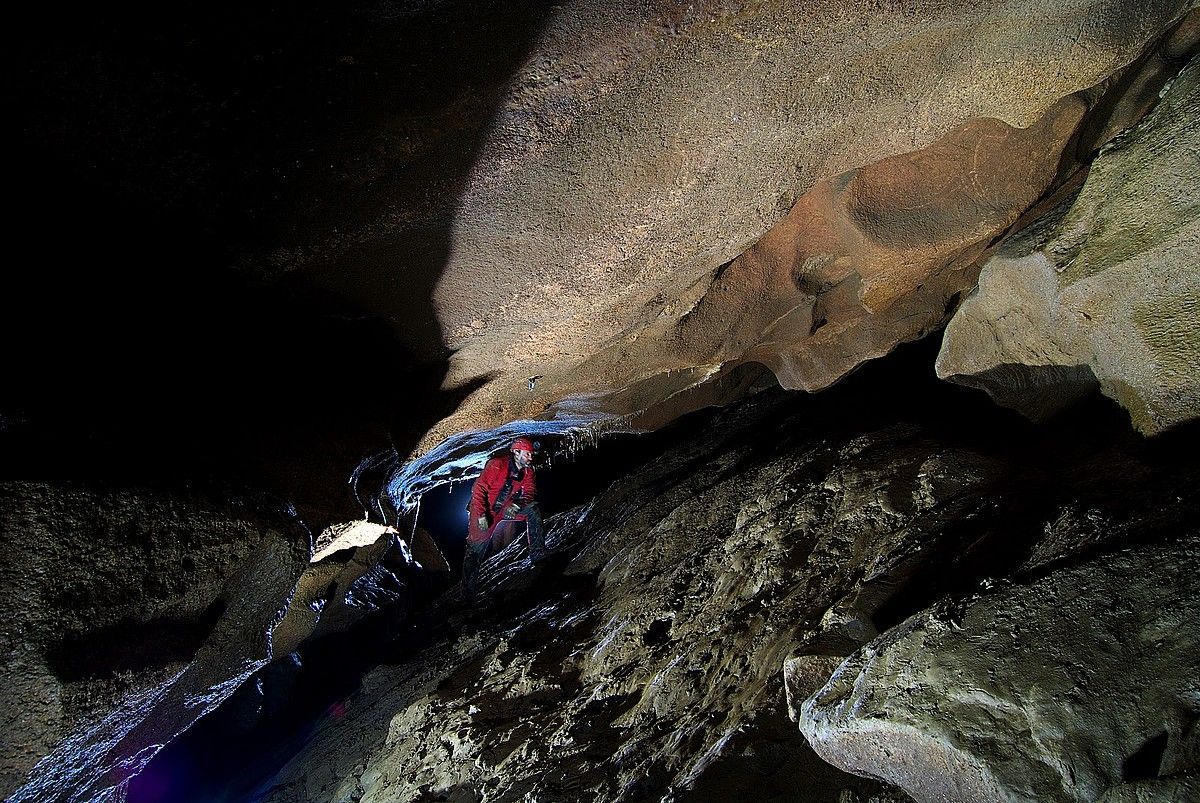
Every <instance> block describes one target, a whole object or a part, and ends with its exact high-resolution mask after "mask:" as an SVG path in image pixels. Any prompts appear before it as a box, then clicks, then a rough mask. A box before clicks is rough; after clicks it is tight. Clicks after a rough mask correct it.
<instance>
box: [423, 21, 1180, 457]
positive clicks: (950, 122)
mask: <svg viewBox="0 0 1200 803" xmlns="http://www.w3.org/2000/svg"><path fill="white" fill-rule="evenodd" d="M586 7H587V6H586V4H580V5H579V6H577V7H575V8H573V9H572V11H573V12H575V13H574V14H572V15H570V16H568V15H564V16H563V17H562V18H561V20H555V22H553V23H551V25H550V26H549V27H548V29H547V32H546V34H545V36H544V37H543V40H542V41H541V42H540V43H539V45H538V47H537V49H536V50H535V53H534V55H533V57H532V59H531V61H530V62H529V63H527V65H526V66H525V67H524V68H523V69H522V71H521V72H520V74H519V75H518V79H517V84H516V85H517V86H518V87H521V88H522V90H521V92H520V93H517V94H514V95H513V96H510V100H509V102H508V103H507V104H506V105H505V107H504V108H503V110H502V111H501V113H500V114H499V115H498V117H497V120H496V123H495V126H494V129H493V132H492V134H491V136H490V137H489V139H488V140H487V141H486V143H485V144H484V146H483V147H482V148H481V151H480V155H479V160H478V162H477V163H476V166H475V168H474V169H473V172H472V181H471V182H470V183H469V184H468V185H467V187H466V190H465V192H464V194H463V196H462V198H461V202H460V206H459V209H458V211H457V213H456V222H455V231H454V238H453V247H452V249H451V256H450V258H449V260H448V261H447V264H446V267H445V271H444V272H443V275H442V277H441V279H440V280H439V283H438V285H437V289H436V292H435V295H434V301H435V305H436V309H437V310H438V318H439V322H440V324H441V327H442V331H443V333H444V336H445V337H446V342H447V343H448V344H449V345H450V346H451V347H452V348H454V349H455V354H454V357H453V359H452V361H451V367H450V372H449V374H448V375H447V383H449V384H465V383H469V382H476V383H479V382H485V384H483V386H482V387H481V388H480V389H478V390H476V391H475V392H474V393H473V394H472V395H471V396H470V397H469V398H468V399H467V400H466V401H465V402H464V403H463V405H462V406H461V407H460V408H459V410H458V412H457V413H456V414H455V415H454V416H453V417H452V418H450V419H449V420H447V421H445V422H443V423H442V424H441V425H439V426H438V427H436V428H435V429H434V430H433V431H432V432H431V433H430V434H429V435H428V436H427V437H426V438H425V440H424V441H423V444H424V447H425V448H428V447H429V446H432V445H433V444H435V443H437V442H438V441H439V440H441V439H442V438H444V437H445V436H447V435H449V434H451V433H453V432H456V431H459V430H461V429H465V428H480V427H489V426H494V425H496V424H499V423H503V422H506V421H512V420H514V419H519V418H533V417H539V416H557V417H558V418H563V417H566V416H568V415H569V413H568V412H567V411H566V410H564V407H563V406H562V405H558V404H556V403H557V402H559V401H561V400H563V399H565V398H568V397H575V396H580V395H583V396H585V397H587V398H589V399H590V400H592V409H593V410H595V409H599V410H601V411H604V412H607V413H609V414H611V415H613V416H628V415H631V414H632V415H636V414H638V413H639V412H640V410H636V409H632V410H631V409H630V408H629V406H628V404H627V402H628V399H623V398H618V397H617V396H616V395H615V394H613V391H616V390H618V389H620V388H624V387H628V386H630V385H632V384H635V383H638V382H644V381H649V380H650V379H651V378H654V377H663V376H666V375H668V373H670V374H671V375H674V376H681V375H684V374H686V373H687V372H691V373H690V374H688V376H689V378H690V381H691V382H692V383H693V384H695V383H697V382H703V381H706V380H708V379H710V378H711V377H713V376H716V375H719V373H720V371H721V370H722V369H724V368H727V367H729V366H730V365H731V364H736V363H737V362H740V361H743V360H747V361H757V362H762V363H765V364H767V365H768V366H769V367H770V368H771V369H772V370H773V371H774V372H775V374H776V376H777V377H778V379H779V380H780V382H781V383H783V384H784V385H785V386H787V387H795V388H806V389H816V388H821V387H825V386H827V385H829V384H830V383H832V382H833V381H835V380H836V379H838V378H839V377H841V376H843V375H844V374H845V373H846V372H847V371H849V370H850V369H852V368H853V367H854V366H855V365H857V364H859V363H861V362H862V361H863V360H864V359H869V358H871V357H874V356H878V355H879V354H882V353H886V352H887V351H888V350H890V349H891V348H892V347H894V346H895V344H896V343H898V342H903V341H905V340H908V339H911V338H913V337H916V336H917V335H919V334H920V333H922V332H924V331H928V330H929V329H930V328H931V327H933V326H936V325H938V324H939V323H940V322H941V321H942V319H943V317H944V314H945V310H946V306H947V304H948V303H952V301H953V300H954V299H955V297H956V294H958V293H961V292H964V291H966V290H969V289H970V288H971V287H972V286H973V283H974V278H975V271H976V270H977V268H976V267H975V262H976V260H977V259H978V258H979V257H980V256H981V255H983V254H984V253H986V251H987V249H988V248H989V247H990V246H991V245H992V243H993V241H994V239H995V238H996V237H997V236H999V235H1001V234H1002V233H1004V232H1005V231H1006V230H1007V229H1008V228H1009V227H1010V226H1011V225H1012V224H1013V223H1014V222H1015V221H1017V219H1018V217H1019V216H1020V215H1021V214H1022V213H1023V212H1025V210H1026V209H1028V208H1029V207H1030V206H1032V205H1033V204H1034V202H1036V201H1037V200H1038V199H1039V198H1040V197H1041V196H1042V195H1043V194H1045V193H1046V192H1047V191H1048V190H1049V189H1050V188H1051V187H1053V186H1054V184H1055V182H1056V181H1058V180H1059V179H1060V178H1061V177H1062V175H1063V174H1064V173H1066V172H1069V170H1070V169H1071V168H1072V167H1073V166H1074V165H1075V163H1076V160H1077V159H1078V158H1080V157H1084V158H1086V157H1087V156H1089V155H1090V151H1089V149H1091V148H1094V147H1096V146H1097V145H1098V144H1100V143H1101V142H1103V141H1104V139H1106V138H1107V136H1111V135H1112V134H1113V133H1115V132H1116V131H1117V130H1120V129H1121V128H1122V127H1123V126H1124V125H1126V124H1128V122H1129V121H1131V120H1134V119H1136V117H1137V116H1138V115H1139V114H1140V113H1141V112H1142V111H1144V109H1145V108H1146V106H1147V105H1148V104H1149V103H1151V102H1152V100H1153V89H1154V87H1156V86H1158V85H1161V83H1162V81H1163V80H1165V77H1166V75H1167V74H1169V72H1170V69H1168V68H1166V67H1165V66H1164V65H1165V64H1166V61H1164V57H1162V56H1160V55H1159V54H1158V53H1157V52H1155V53H1153V54H1152V55H1150V56H1145V57H1143V55H1142V51H1143V48H1145V47H1146V46H1147V45H1149V44H1150V43H1151V41H1152V40H1153V38H1154V37H1156V36H1158V35H1159V34H1160V32H1162V31H1163V30H1164V29H1166V28H1167V26H1169V25H1170V24H1171V22H1172V20H1173V19H1175V18H1177V17H1178V16H1179V15H1181V14H1182V12H1183V11H1185V10H1186V8H1187V7H1186V6H1185V5H1178V6H1165V5H1164V6H1161V7H1155V8H1154V9H1149V12H1150V13H1149V15H1146V16H1143V15H1142V14H1140V13H1139V14H1136V15H1135V14H1132V12H1130V11H1128V10H1126V9H1122V8H1118V7H1117V6H1114V5H1111V4H1075V5H1072V6H1070V7H1064V6H1055V7H1054V8H1053V9H1052V10H1050V11H1049V12H1047V9H1046V8H1044V7H1038V8H1037V9H1034V8H1033V7H1032V6H1030V7H1026V6H1024V5H1022V4H1020V3H1009V4H1004V5H1002V6H991V7H989V8H988V9H987V10H986V11H984V10H982V9H979V8H964V7H960V6H953V7H952V6H948V5H929V6H923V7H920V8H916V7H913V8H908V7H905V8H890V9H889V10H883V9H875V8H868V7H862V8H858V9H849V8H839V7H835V6H832V5H818V6H815V7H814V6H811V5H810V6H805V7H803V8H801V7H800V6H793V5H792V4H789V3H765V4H759V5H752V6H744V7H742V8H741V9H740V10H739V11H736V12H726V11H723V10H722V9H720V8H706V7H703V6H699V7H695V11H694V13H695V17H694V18H689V24H684V25H682V26H680V27H679V28H678V30H675V29H672V34H671V35H670V36H667V37H662V38H655V39H653V41H654V43H655V47H654V50H653V60H652V61H651V60H649V59H645V57H644V56H642V55H641V54H637V55H634V54H633V53H637V51H636V49H635V50H634V51H633V53H630V52H629V50H628V48H630V47H631V45H629V44H628V43H629V42H632V41H645V36H646V34H645V30H644V28H642V27H641V25H644V24H645V23H646V22H648V20H643V21H640V22H639V21H638V20H637V18H636V17H630V16H625V15H622V14H621V13H620V12H607V13H599V12H598V13H596V14H594V15H588V14H580V13H579V12H581V11H582V10H583V9H585V8H586ZM568 20H570V22H568ZM1034 20H1036V24H1034ZM585 32H586V34H587V35H589V36H591V37H595V38H596V39H597V41H598V42H599V43H600V44H598V45H596V46H595V47H594V48H593V49H585V50H583V52H586V53H588V54H589V56H590V57H592V58H594V59H595V62H592V61H588V60H587V59H584V60H582V67H581V70H580V71H581V74H582V78H581V81H582V82H583V83H582V85H583V86H584V87H591V86H592V85H593V84H591V83H590V82H593V81H594V82H596V83H595V86H596V87H597V90H596V96H595V97H594V98H592V99H591V100H590V101H589V102H588V103H586V104H579V105H578V106H570V105H568V106H567V107H566V108H567V111H566V112H564V113H563V116H561V117H560V116H558V115H557V114H556V115H554V119H555V120H556V121H557V122H558V123H559V125H546V124H544V123H545V120H546V118H547V117H549V116H550V115H551V111H550V110H551V109H556V108H557V107H555V106H554V105H553V100H554V99H556V98H558V97H560V94H559V93H560V91H561V90H559V89H557V88H555V85H554V79H553V76H554V70H555V68H556V67H557V66H558V65H559V64H560V62H559V61H558V60H557V58H556V57H553V56H551V57H547V54H549V53H553V54H559V53H561V52H563V51H567V52H571V51H579V50H581V48H579V47H578V45H573V43H574V42H576V41H577V39H576V37H579V36H581V35H584V34H585ZM600 32H603V33H600ZM1185 38H1186V36H1185ZM614 51H617V52H622V53H626V54H627V57H626V59H627V60H626V59H621V58H618V59H616V60H615V61H614V63H620V64H621V65H622V70H621V71H618V72H615V73H610V72H608V71H607V70H605V69H600V68H599V67H596V66H595V63H604V62H606V61H608V60H609V59H610V58H611V57H612V54H613V52H614ZM1172 52H1174V51H1172ZM935 53H936V54H938V55H937V56H936V57H935V56H934V55H933V54H935ZM1085 54H1086V55H1085ZM718 65H724V66H718ZM1129 65H1133V67H1132V68H1131V69H1129V70H1127V71H1124V72H1122V71H1123V70H1125V68H1126V67H1128V66H1129ZM601 75H603V76H604V77H603V78H601V77H600V76H601ZM1110 77H1111V79H1110ZM543 81H546V82H548V83H547V84H546V85H543V83H542V82H543ZM601 87H602V89H601ZM526 125H528V126H529V127H530V128H531V129H532V133H531V132H530V130H529V128H526V127H525V126H526ZM776 224H778V225H776ZM760 237H761V239H760ZM755 240H758V242H757V244H755V245H754V246H753V248H751V249H750V250H749V251H746V252H745V253H744V254H743V253H742V252H743V251H744V249H745V248H746V247H747V246H749V245H750V244H751V243H752V242H754V241H755ZM531 376H539V377H541V379H540V381H539V382H538V383H537V385H536V387H535V388H533V389H529V388H527V387H526V381H527V378H528V377H531ZM681 382H682V380H680V382H676V383H674V384H671V385H670V387H664V388H663V391H662V394H661V395H660V396H659V398H658V399H653V400H650V401H649V403H650V404H653V403H654V402H661V401H663V400H664V399H667V398H668V397H669V396H671V395H672V394H674V393H677V392H678V391H679V389H680V386H681ZM606 394H609V395H606ZM597 399H598V400H597ZM642 401H646V400H645V399H643V400H642ZM547 406H549V410H547Z"/></svg>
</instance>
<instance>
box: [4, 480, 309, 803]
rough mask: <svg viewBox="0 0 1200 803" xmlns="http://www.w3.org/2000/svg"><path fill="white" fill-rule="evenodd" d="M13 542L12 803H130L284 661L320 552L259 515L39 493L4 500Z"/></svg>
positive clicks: (176, 498) (8, 647) (38, 488)
mask: <svg viewBox="0 0 1200 803" xmlns="http://www.w3.org/2000/svg"><path fill="white" fill-rule="evenodd" d="M0 537H2V538H3V548H4V553H5V555H6V557H5V560H4V562H3V569H2V574H0V589H2V590H0V609H2V615H0V640H2V644H3V650H0V654H2V656H3V657H2V658H0V661H2V663H0V685H2V686H3V690H4V691H3V694H2V695H0V733H2V734H3V735H2V737H0V759H2V761H3V767H2V775H0V792H3V794H4V795H5V796H6V798H7V799H9V800H13V801H44V800H62V801H67V800H80V801H82V800H105V799H119V794H120V792H119V790H120V789H121V787H122V786H123V784H124V783H125V782H126V781H128V779H129V778H131V777H132V776H133V775H136V774H137V773H138V772H139V771H140V770H141V768H142V767H143V766H145V764H146V763H147V762H149V761H150V759H151V758H152V757H153V756H154V754H155V752H156V751H158V750H159V749H161V747H162V746H163V745H164V744H166V743H167V742H168V741H169V740H171V739H172V738H173V737H174V736H175V735H176V734H178V733H179V732H180V731H182V730H184V729H185V728H186V727H187V726H188V725H189V724H190V723H191V722H193V721H195V720H196V719H198V718H199V717H201V716H202V715H203V714H204V713H206V712H207V711H210V710H212V709H214V708H215V707H216V706H217V705H219V704H220V703H221V702H222V701H223V700H224V699H225V698H226V697H228V696H229V695H230V694H231V693H232V692H233V690H234V688H236V686H237V685H238V683H240V682H241V680H242V679H244V678H245V677H247V676H249V674H250V673H251V672H253V670H254V669H255V668H256V667H258V666H261V665H263V664H264V663H266V662H267V661H268V660H269V659H270V658H271V657H272V645H271V636H272V629H273V628H274V627H275V625H276V624H277V623H278V621H279V618H280V616H281V615H282V612H283V611H282V608H283V605H284V602H285V600H286V599H287V597H288V595H289V593H290V591H291V588H292V585H293V583H294V582H295V580H296V578H297V577H298V576H299V574H300V571H301V570H302V569H303V567H304V565H305V564H306V562H307V558H308V550H309V535H308V532H307V531H306V530H305V529H304V528H303V527H302V526H301V525H300V524H299V523H298V521H297V520H296V519H295V518H294V514H289V513H288V512H286V511H284V510H279V509H273V508H272V507H271V506H270V505H269V504H267V503H265V502H264V501H262V500H255V499H251V498H244V499H242V500H241V501H227V502H220V503H217V502H212V501H209V500H206V499H204V498H202V497H201V496H199V495H198V494H196V493H192V494H189V495H184V494H172V493H167V492H163V491H149V490H143V491H134V490H123V491H97V490H87V489H84V488H82V487H58V486H53V485H47V484H38V483H8V484H5V485H3V486H0ZM39 762H40V763H39ZM35 765H36V766H35Z"/></svg>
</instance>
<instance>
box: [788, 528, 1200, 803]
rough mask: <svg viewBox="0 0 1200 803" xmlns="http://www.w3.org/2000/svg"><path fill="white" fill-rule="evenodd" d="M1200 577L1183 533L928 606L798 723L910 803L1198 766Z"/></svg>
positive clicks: (1025, 793)
mask: <svg viewBox="0 0 1200 803" xmlns="http://www.w3.org/2000/svg"><path fill="white" fill-rule="evenodd" d="M1198 578H1200V537H1198V536H1197V535H1196V534H1195V533H1194V532H1193V534H1192V535H1191V536H1190V537H1188V538H1186V539H1184V540H1181V541H1177V542H1170V543H1167V544H1162V545H1158V546H1155V547H1152V548H1142V549H1139V550H1136V551H1134V550H1123V551H1119V552H1116V553H1113V554H1110V555H1107V556H1104V557H1102V558H1099V559H1096V560H1094V561H1091V562H1087V563H1084V564H1082V565H1076V566H1071V567H1068V568H1062V569H1059V570H1057V571H1053V572H1050V573H1047V574H1045V575H1044V576H1041V577H1039V578H1038V579H1036V580H1034V581H1032V582H1029V583H1028V584H1023V585H1017V586H1014V587H1012V588H1005V589H1002V590H1000V591H997V592H995V593H992V594H988V595H983V596H978V597H974V598H971V599H967V600H965V601H963V602H961V603H947V604H944V605H941V606H938V607H937V608H934V609H931V610H929V611H926V612H923V613H921V614H919V615H917V616H915V617H912V618H911V619H909V620H908V621H906V622H904V623H903V624H902V625H901V626H899V627H897V628H895V629H894V630H892V631H890V632H888V633H886V634H884V635H883V636H881V637H880V638H879V639H877V640H875V641H874V642H872V643H871V644H869V645H867V646H866V647H864V648H863V649H862V650H861V651H860V652H858V653H856V654H855V655H854V656H852V657H851V658H849V659H848V660H847V661H846V662H845V663H844V664H843V665H842V666H841V667H840V668H839V669H838V671H837V673H836V674H835V675H834V677H833V679H832V680H831V681H830V682H829V683H828V684H827V685H826V686H825V687H824V688H823V689H821V690H820V691H818V692H817V693H816V694H815V695H814V696H813V697H811V698H810V699H809V700H808V701H806V702H805V703H804V705H803V707H802V713H801V720H800V725H801V729H802V730H803V732H804V734H805V736H806V737H807V738H808V739H809V742H810V743H811V744H812V745H813V747H814V748H816V750H817V752H818V753H819V754H820V755H822V756H823V757H824V758H825V759H826V760H828V761H830V762H832V763H834V764H836V765H837V766H840V767H842V768H844V769H847V770H849V771H852V772H856V773H859V774H864V775H868V776H870V777H875V778H881V779H885V780H887V781H889V782H891V783H894V784H896V785H898V786H900V787H902V788H904V789H905V790H907V791H908V792H909V794H911V795H912V796H913V797H914V798H916V799H917V800H919V801H951V800H953V801H1030V803H1032V801H1091V800H1096V799H1098V798H1100V797H1101V796H1102V795H1103V794H1105V792H1106V791H1107V790H1109V789H1110V788H1112V787H1117V786H1119V785H1121V784H1122V783H1124V782H1126V781H1135V780H1142V779H1144V778H1155V777H1157V776H1159V775H1160V774H1161V775H1169V774H1172V773H1177V772H1181V771H1183V770H1188V769H1195V768H1196V766H1197V760H1198V755H1197V752H1196V750H1197V732H1196V721H1197V716H1198V715H1200V705H1198V703H1200V698H1198V697H1197V694H1198V692H1200V688H1198V687H1197V685H1196V678H1197V677H1200V637H1198V634H1200V579H1198ZM1187 787H1188V783H1186V782H1183V781H1171V780H1165V781H1163V782H1162V783H1161V784H1160V785H1159V787H1158V789H1159V790H1160V791H1161V790H1169V789H1171V788H1177V789H1184V788H1187ZM1144 791H1145V790H1144V789H1142V790H1138V789H1134V788H1127V789H1125V790H1124V791H1121V792H1113V793H1112V795H1113V799H1116V800H1136V799H1139V796H1140V795H1142V794H1144ZM1105 799H1108V798H1105Z"/></svg>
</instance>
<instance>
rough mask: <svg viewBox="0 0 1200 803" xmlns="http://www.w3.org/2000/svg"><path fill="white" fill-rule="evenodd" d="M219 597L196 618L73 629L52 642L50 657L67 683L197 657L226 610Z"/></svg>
mask: <svg viewBox="0 0 1200 803" xmlns="http://www.w3.org/2000/svg"><path fill="white" fill-rule="evenodd" d="M225 607H226V605H225V600H221V599H218V600H214V601H213V603H212V604H211V605H209V606H208V608H207V609H205V610H204V611H203V612H202V613H201V614H200V616H198V617H197V618H195V619H189V620H182V619H171V618H164V619H154V620H151V621H148V622H139V621H133V620H124V621H121V622H117V623H116V624H113V625H110V626H108V627H102V628H97V629H95V630H88V631H85V632H82V633H68V634H66V635H65V636H64V637H63V639H62V641H60V642H59V643H58V644H57V645H55V646H54V647H52V648H51V649H50V650H49V652H48V654H47V655H46V662H47V663H48V664H49V665H50V670H51V671H52V672H54V675H55V677H57V678H58V679H59V680H60V681H61V682H62V683H74V682H76V681H80V680H95V679H107V678H111V677H112V676H114V675H117V674H119V673H122V672H139V671H142V670H145V669H150V668H154V667H159V666H164V665H166V664H170V663H176V662H187V661H190V660H192V658H193V657H195V655H196V651H197V650H199V649H200V647H201V645H203V644H204V641H205V639H207V638H208V635H209V633H211V632H212V629H213V628H214V627H216V624H217V622H218V620H220V618H221V615H222V614H223V613H224V612H225Z"/></svg>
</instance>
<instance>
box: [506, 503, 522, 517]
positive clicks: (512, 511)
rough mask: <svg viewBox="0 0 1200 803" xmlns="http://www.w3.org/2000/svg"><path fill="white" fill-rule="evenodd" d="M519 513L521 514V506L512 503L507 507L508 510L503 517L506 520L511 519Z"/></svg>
mask: <svg viewBox="0 0 1200 803" xmlns="http://www.w3.org/2000/svg"><path fill="white" fill-rule="evenodd" d="M520 512H521V506H520V505H518V504H517V503H516V502H513V503H512V504H511V505H509V506H508V510H507V511H505V515H506V516H507V517H508V518H512V517H513V516H515V515H517V514H518V513H520Z"/></svg>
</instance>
